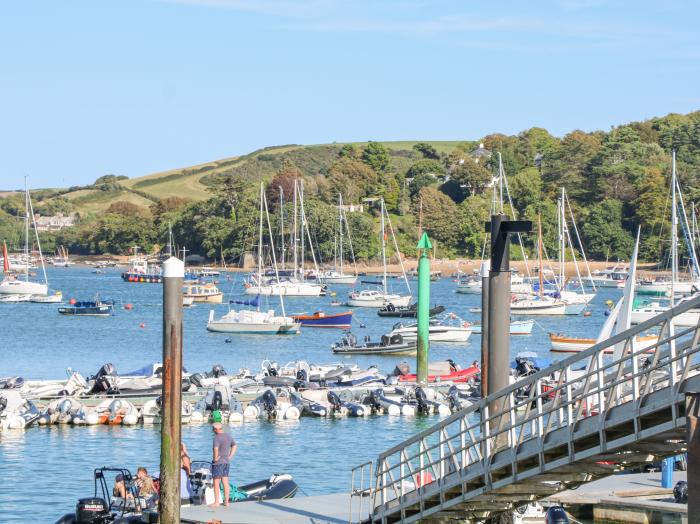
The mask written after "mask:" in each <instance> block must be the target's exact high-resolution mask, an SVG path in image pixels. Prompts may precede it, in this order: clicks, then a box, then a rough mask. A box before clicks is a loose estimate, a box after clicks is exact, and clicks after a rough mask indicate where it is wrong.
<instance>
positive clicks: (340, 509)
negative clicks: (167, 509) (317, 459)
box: [180, 493, 350, 524]
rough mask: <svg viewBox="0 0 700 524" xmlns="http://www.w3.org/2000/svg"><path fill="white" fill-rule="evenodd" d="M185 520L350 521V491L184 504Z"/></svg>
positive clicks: (239, 523) (227, 523)
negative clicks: (211, 504)
mask: <svg viewBox="0 0 700 524" xmlns="http://www.w3.org/2000/svg"><path fill="white" fill-rule="evenodd" d="M180 515H181V517H182V521H181V522H183V523H198V524H199V523H207V522H217V521H220V522H221V524H248V523H250V524H259V523H261V522H265V523H268V524H278V523H279V524H311V523H313V524H341V523H342V524H347V523H348V517H349V515H350V495H349V494H344V493H336V494H332V495H318V496H314V497H295V498H293V499H283V500H267V501H262V502H238V503H236V504H232V505H230V506H228V507H226V508H225V507H218V508H210V507H207V506H189V507H183V508H182V510H181V511H180Z"/></svg>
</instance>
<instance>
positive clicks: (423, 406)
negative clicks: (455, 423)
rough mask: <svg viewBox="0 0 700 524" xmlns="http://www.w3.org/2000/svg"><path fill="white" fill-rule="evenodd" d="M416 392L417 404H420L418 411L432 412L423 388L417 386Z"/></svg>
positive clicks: (427, 413)
mask: <svg viewBox="0 0 700 524" xmlns="http://www.w3.org/2000/svg"><path fill="white" fill-rule="evenodd" d="M415 394H416V404H417V405H418V413H421V414H423V415H429V414H430V404H428V397H427V396H426V394H425V391H423V388H420V387H417V388H416V390H415Z"/></svg>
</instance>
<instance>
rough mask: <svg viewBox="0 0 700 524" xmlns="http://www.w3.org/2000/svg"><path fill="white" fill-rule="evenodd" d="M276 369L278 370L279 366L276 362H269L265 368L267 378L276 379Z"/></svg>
mask: <svg viewBox="0 0 700 524" xmlns="http://www.w3.org/2000/svg"><path fill="white" fill-rule="evenodd" d="M278 369H279V364H277V362H270V364H268V366H267V376H268V377H276V376H277V370H278Z"/></svg>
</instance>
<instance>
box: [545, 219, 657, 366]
mask: <svg viewBox="0 0 700 524" xmlns="http://www.w3.org/2000/svg"><path fill="white" fill-rule="evenodd" d="M638 252H639V231H637V241H636V243H635V246H634V252H633V254H632V259H631V260H630V270H629V273H628V275H627V282H626V285H625V291H624V294H623V296H622V298H621V299H620V300H619V301H618V302H617V304H616V305H615V307H614V308H613V309H612V311H611V312H610V315H608V318H607V319H606V320H605V323H604V324H603V327H602V328H601V329H600V332H599V333H598V337H597V338H577V337H567V336H566V335H563V334H554V333H550V334H549V339H550V342H551V344H552V351H553V352H557V353H577V352H579V351H584V350H586V349H588V348H589V347H591V346H592V345H594V344H597V343H598V342H602V341H603V340H607V339H608V338H610V337H611V336H612V334H613V328H615V333H616V334H617V333H622V332H623V331H625V330H626V329H629V327H630V324H631V322H630V321H631V317H630V315H629V314H628V313H629V311H630V309H631V308H630V306H631V304H632V302H633V301H634V280H635V275H636V269H637V253H638ZM621 313H622V314H621ZM658 340H659V336H658V335H637V336H636V337H635V339H634V341H633V348H632V350H633V351H638V350H641V349H646V348H648V347H651V346H653V345H654V344H656V343H657V342H658ZM614 351H615V347H614V346H611V347H609V348H605V350H604V351H603V353H605V354H607V355H612V354H613V353H614Z"/></svg>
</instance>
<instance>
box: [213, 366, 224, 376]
mask: <svg viewBox="0 0 700 524" xmlns="http://www.w3.org/2000/svg"><path fill="white" fill-rule="evenodd" d="M211 376H212V377H214V378H219V377H225V376H226V370H225V369H224V366H222V365H221V364H215V365H214V367H213V368H211Z"/></svg>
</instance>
